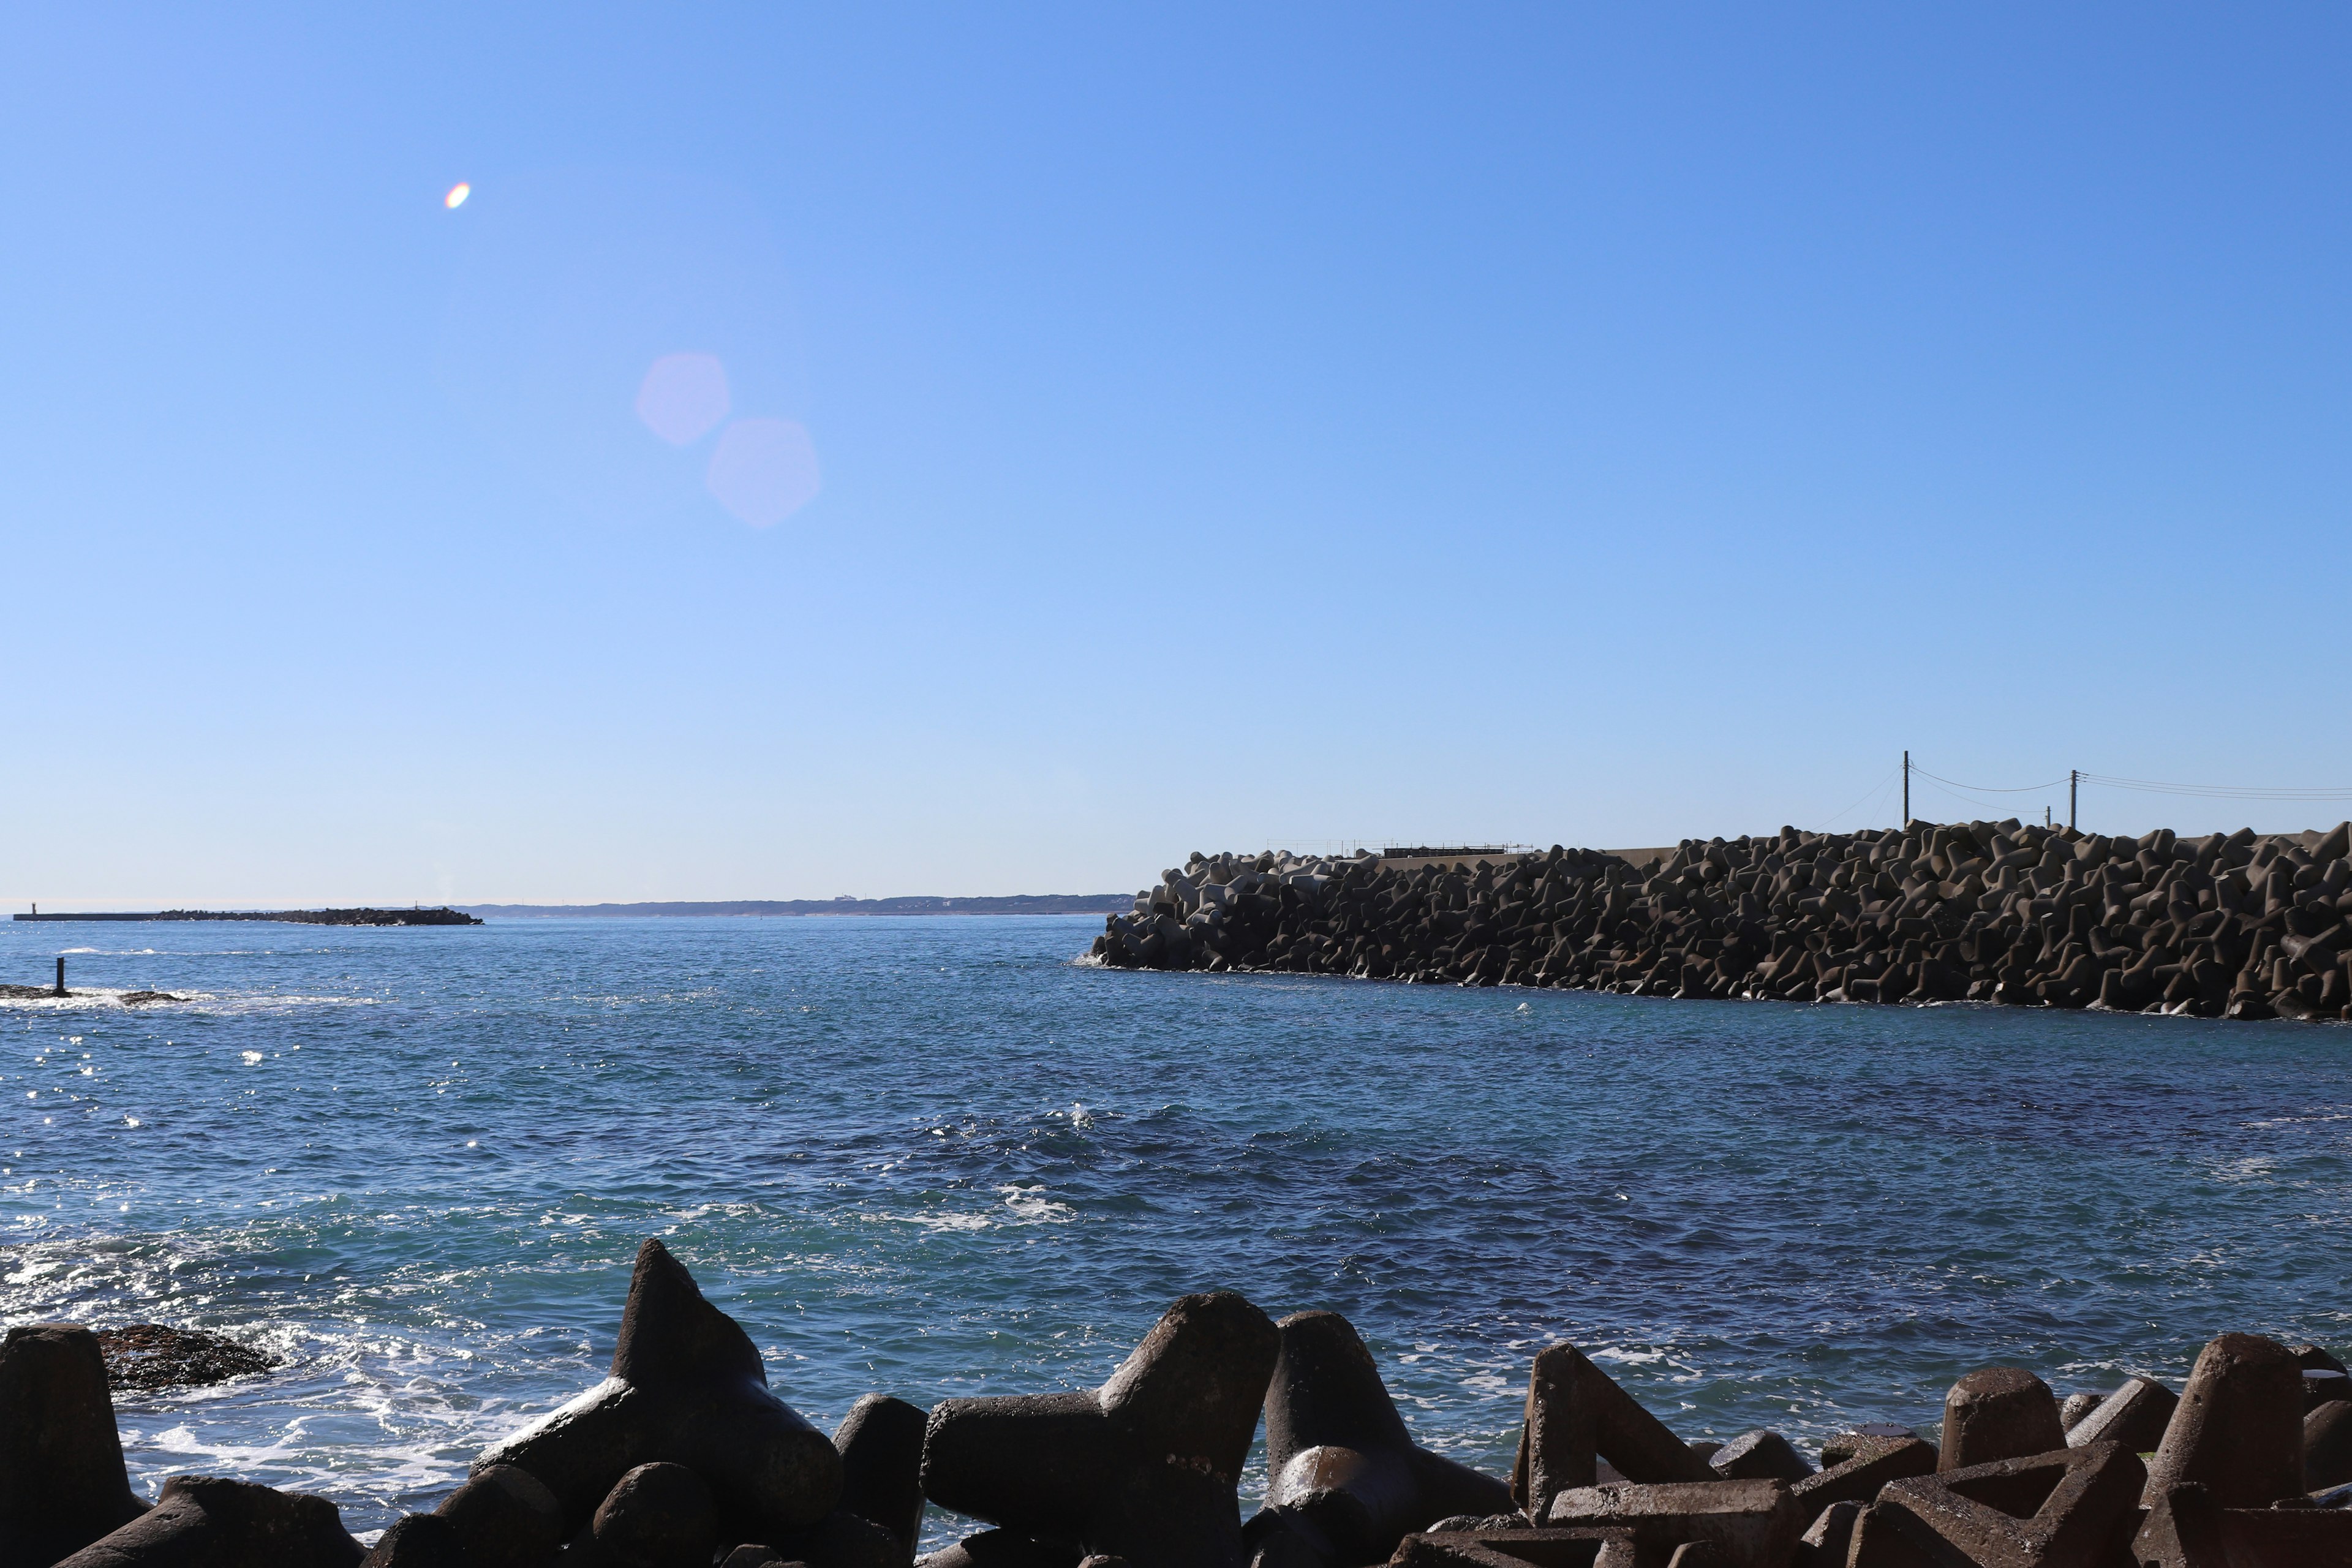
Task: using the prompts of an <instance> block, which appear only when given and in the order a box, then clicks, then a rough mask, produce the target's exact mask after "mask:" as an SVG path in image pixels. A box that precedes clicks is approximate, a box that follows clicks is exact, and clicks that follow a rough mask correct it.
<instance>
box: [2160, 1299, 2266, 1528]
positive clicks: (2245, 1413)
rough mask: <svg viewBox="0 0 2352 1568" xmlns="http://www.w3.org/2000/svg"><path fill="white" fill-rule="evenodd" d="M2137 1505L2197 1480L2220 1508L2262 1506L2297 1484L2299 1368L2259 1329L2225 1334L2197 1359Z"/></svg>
mask: <svg viewBox="0 0 2352 1568" xmlns="http://www.w3.org/2000/svg"><path fill="white" fill-rule="evenodd" d="M2147 1476H2148V1479H2147V1496H2146V1500H2145V1502H2144V1504H2143V1506H2146V1507H2150V1508H2153V1507H2154V1506H2156V1504H2157V1502H2158V1500H2161V1499H2162V1498H2163V1496H2164V1495H2165V1493H2166V1492H2167V1491H2168V1490H2170V1489H2172V1488H2174V1487H2176V1486H2180V1485H2183V1484H2185V1483H2191V1482H2193V1483H2195V1484H2197V1485H2199V1486H2201V1487H2203V1488H2204V1489H2205V1490H2206V1492H2207V1493H2208V1494H2210V1497H2211V1498H2212V1500H2213V1502H2214V1505H2215V1506H2216V1507H2219V1508H2267V1507H2269V1506H2270V1505H2271V1504H2272V1503H2273V1502H2275V1501H2277V1500H2279V1499H2280V1498H2283V1497H2288V1496H2294V1495H2299V1494H2300V1493H2302V1491H2303V1490H2304V1484H2303V1368H2302V1366H2301V1364H2300V1363H2297V1362H2296V1361H2295V1359H2294V1356H2293V1355H2292V1354H2291V1353H2290V1352H2288V1350H2287V1348H2286V1347H2285V1346H2284V1345H2283V1344H2280V1343H2279V1342H2277V1341H2276V1340H2270V1339H2264V1338H2263V1337H2262V1336H2261V1335H2259V1334H2223V1335H2222V1336H2221V1337H2220V1338H2219V1339H2217V1340H2215V1341H2213V1342H2211V1343H2210V1344H2208V1345H2207V1346H2206V1347H2205V1349H2204V1351H2203V1352H2202V1353H2201V1354H2200V1355H2199V1356H2198V1358H2197V1366H2196V1370H2194V1371H2193V1372H2191V1373H2189V1385H2188V1387H2186V1388H2185V1389H2183V1390H2182V1391H2181V1394H2180V1407H2179V1409H2178V1410H2176V1411H2175V1412H2174V1413H2173V1416H2172V1420H2171V1423H2170V1424H2169V1425H2168V1426H2167V1427H2166V1428H2165V1433H2164V1441H2163V1442H2162V1444H2161V1445H2159V1446H2158V1448H2157V1451H2156V1458H2154V1459H2153V1460H2152V1461H2151V1462H2150V1463H2149V1465H2148V1467H2147Z"/></svg>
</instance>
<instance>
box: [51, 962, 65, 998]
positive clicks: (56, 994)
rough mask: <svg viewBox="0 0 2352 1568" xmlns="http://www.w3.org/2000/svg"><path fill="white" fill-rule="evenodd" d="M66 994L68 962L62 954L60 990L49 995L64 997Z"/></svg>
mask: <svg viewBox="0 0 2352 1568" xmlns="http://www.w3.org/2000/svg"><path fill="white" fill-rule="evenodd" d="M49 994H50V995H52V996H62V995H64V994H66V961H65V958H64V955H62V954H60V955H59V956H58V988H57V989H56V990H55V991H52V992H50V993H49Z"/></svg>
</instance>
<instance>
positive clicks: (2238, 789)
mask: <svg viewBox="0 0 2352 1568" xmlns="http://www.w3.org/2000/svg"><path fill="white" fill-rule="evenodd" d="M2082 778H2083V782H2084V784H2104V785H2105V786H2106V787H2107V788H2109V789H2128V790H2137V791H2138V792H2140V793H2141V794H2143V795H2191V796H2194V797H2196V798H2198V799H2200V800H2352V787H2347V788H2334V789H2266V788H2262V787H2258V786H2242V785H2238V784H2158V783H2157V782H2156V781H2155V780H2153V779H2119V778H2111V777H2109V776H2108V775H2106V774H2105V773H2084V774H2083V775H2082Z"/></svg>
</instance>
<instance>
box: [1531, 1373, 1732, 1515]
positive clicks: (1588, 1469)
mask: <svg viewBox="0 0 2352 1568" xmlns="http://www.w3.org/2000/svg"><path fill="white" fill-rule="evenodd" d="M1600 1459H1606V1460H1608V1461H1609V1462H1610V1463H1611V1464H1612V1465H1613V1466H1615V1467H1616V1468H1617V1470H1618V1471H1619V1473H1620V1474H1622V1475H1623V1476H1624V1477H1625V1479H1627V1480H1629V1481H1634V1482H1644V1483H1661V1482H1667V1481H1685V1482H1704V1481H1712V1480H1715V1479H1718V1478H1717V1476H1716V1473H1715V1471H1714V1470H1713V1469H1711V1468H1708V1466H1707V1463H1706V1460H1704V1459H1702V1458H1699V1457H1698V1456H1697V1455H1696V1454H1694V1453H1692V1452H1691V1451H1690V1449H1689V1448H1688V1447H1685V1446H1684V1444H1683V1442H1682V1440H1681V1439H1680V1438H1678V1437H1676V1436H1675V1435H1674V1434H1673V1433H1672V1432H1670V1431H1668V1430H1667V1429H1666V1426H1665V1423H1664V1422H1662V1421H1660V1420H1659V1419H1658V1418H1657V1417H1656V1416H1654V1415H1651V1414H1650V1413H1649V1412H1648V1411H1646V1410H1644V1409H1643V1408H1642V1406H1641V1405H1639V1404H1638V1403H1636V1402H1635V1400H1634V1398H1633V1395H1632V1394H1627V1393H1626V1392H1625V1391H1624V1390H1623V1389H1622V1388H1620V1387H1618V1386H1617V1384H1616V1382H1615V1380H1613V1379H1612V1378H1611V1377H1610V1376H1609V1374H1608V1373H1604V1372H1602V1371H1601V1369H1600V1368H1599V1367H1597V1366H1595V1365H1593V1364H1592V1363H1591V1361H1590V1360H1589V1359H1587V1358H1586V1356H1585V1355H1584V1353H1583V1352H1581V1351H1579V1350H1578V1349H1577V1348H1576V1347H1575V1346H1574V1345H1569V1344H1558V1345H1553V1346H1552V1347H1550V1348H1549V1350H1546V1351H1544V1352H1542V1353H1540V1354H1538V1356H1537V1357H1536V1360H1535V1365H1534V1367H1533V1369H1532V1370H1531V1371H1530V1372H1529V1373H1528V1401H1527V1420H1526V1425H1525V1426H1524V1427H1523V1428H1522V1429H1521V1432H1520V1436H1519V1461H1518V1465H1517V1468H1516V1470H1515V1471H1514V1473H1513V1475H1512V1478H1511V1491H1512V1495H1513V1496H1514V1497H1516V1498H1517V1500H1518V1503H1519V1507H1520V1509H1521V1510H1522V1511H1524V1512H1525V1513H1526V1514H1527V1515H1528V1518H1530V1519H1538V1520H1539V1519H1542V1518H1544V1517H1546V1515H1547V1514H1548V1512H1549V1509H1550V1507H1551V1500H1552V1498H1553V1497H1554V1496H1556V1495H1557V1494H1559V1492H1561V1491H1563V1490H1565V1489H1570V1488H1575V1487H1591V1486H1592V1485H1594V1484H1595V1483H1596V1482H1597V1480H1598V1479H1599V1473H1598V1466H1597V1461H1598V1460H1600Z"/></svg>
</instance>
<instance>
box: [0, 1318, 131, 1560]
mask: <svg viewBox="0 0 2352 1568" xmlns="http://www.w3.org/2000/svg"><path fill="white" fill-rule="evenodd" d="M146 1511H147V1505H146V1504H145V1503H143V1502H142V1501H141V1500H139V1497H138V1494H137V1493H135V1492H133V1491H132V1490H131V1476H130V1472H129V1471H128V1470H126V1469H125V1468H123V1463H122V1443H121V1438H120V1437H119V1436H117V1435H116V1432H115V1428H114V1401H113V1398H112V1396H111V1395H110V1394H108V1392H107V1386H106V1357H105V1355H104V1353H103V1352H101V1350H100V1346H99V1342H98V1340H97V1337H96V1336H95V1335H93V1334H91V1332H90V1331H89V1330H88V1329H85V1328H82V1327H81V1326H79V1324H75V1323H35V1324H28V1325H26V1326H24V1327H21V1328H15V1329H10V1330H9V1331H8V1335H7V1338H6V1339H5V1340H0V1568H49V1564H50V1563H55V1562H56V1561H57V1560H58V1558H60V1557H64V1556H66V1555H68V1554H69V1553H71V1552H79V1550H81V1548H83V1547H85V1546H87V1545H89V1543H90V1542H93V1541H96V1540H98V1539H99V1538H100V1536H103V1535H107V1534H109V1533H110V1532H112V1531H115V1530H118V1529H120V1528H121V1526H123V1525H125V1524H128V1523H130V1522H131V1521H132V1520H134V1519H136V1518H138V1517H139V1516H140V1515H141V1514H142V1513H144V1512H146Z"/></svg>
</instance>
